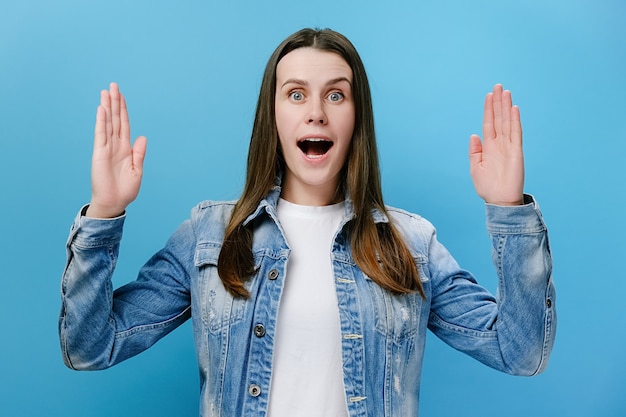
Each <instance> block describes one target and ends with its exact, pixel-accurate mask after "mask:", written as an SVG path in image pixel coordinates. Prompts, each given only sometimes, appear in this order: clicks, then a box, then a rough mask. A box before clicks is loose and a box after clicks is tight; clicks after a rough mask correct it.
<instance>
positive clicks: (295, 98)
mask: <svg viewBox="0 0 626 417" xmlns="http://www.w3.org/2000/svg"><path fill="white" fill-rule="evenodd" d="M289 97H291V99H292V100H293V101H302V100H304V95H303V94H302V93H301V92H299V91H293V92H291V93H289Z"/></svg>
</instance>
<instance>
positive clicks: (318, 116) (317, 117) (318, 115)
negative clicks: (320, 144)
mask: <svg viewBox="0 0 626 417" xmlns="http://www.w3.org/2000/svg"><path fill="white" fill-rule="evenodd" d="M310 103H311V104H310V107H309V111H308V115H307V123H308V124H322V125H323V124H326V122H327V121H328V119H327V118H326V113H325V112H324V104H323V101H322V100H320V99H318V100H311V101H310Z"/></svg>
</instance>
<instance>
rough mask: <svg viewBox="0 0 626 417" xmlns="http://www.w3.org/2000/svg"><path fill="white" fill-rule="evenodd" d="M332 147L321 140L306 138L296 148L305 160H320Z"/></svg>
mask: <svg viewBox="0 0 626 417" xmlns="http://www.w3.org/2000/svg"><path fill="white" fill-rule="evenodd" d="M332 146H333V142H331V141H330V140H327V139H322V138H307V139H303V140H301V141H299V142H298V148H300V150H301V151H302V153H304V154H305V155H306V156H307V158H321V157H322V156H324V155H325V154H326V152H328V151H329V150H330V148H331V147H332Z"/></svg>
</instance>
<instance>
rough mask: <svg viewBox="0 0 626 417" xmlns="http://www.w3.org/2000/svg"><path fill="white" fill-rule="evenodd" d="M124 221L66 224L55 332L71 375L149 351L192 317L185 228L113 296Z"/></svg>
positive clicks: (190, 235) (187, 231) (80, 219)
mask: <svg viewBox="0 0 626 417" xmlns="http://www.w3.org/2000/svg"><path fill="white" fill-rule="evenodd" d="M124 219H125V217H124V216H122V217H118V218H116V219H110V220H101V219H91V218H87V217H84V216H82V215H81V214H79V215H78V216H77V217H76V219H75V221H74V223H73V225H72V228H71V231H70V236H69V239H68V242H67V262H66V266H65V271H64V273H63V278H62V282H61V298H62V304H61V313H60V317H59V328H58V330H59V339H60V343H61V351H62V354H63V360H64V362H65V364H66V365H67V366H68V367H70V368H72V369H104V368H108V367H110V366H113V365H115V364H116V363H119V362H121V361H123V360H125V359H127V358H129V357H131V356H134V355H136V354H138V353H140V352H142V351H143V350H145V349H147V348H148V347H150V346H152V345H153V344H154V343H156V342H157V341H158V340H159V339H160V338H161V337H163V336H164V335H166V334H167V333H169V332H171V331H172V330H174V329H175V328H176V327H178V326H179V325H180V324H182V323H183V322H184V321H185V320H187V319H188V318H189V317H190V315H191V308H190V304H191V302H190V294H189V273H190V271H189V270H188V269H187V268H189V265H193V262H191V263H190V262H189V260H188V259H186V258H185V257H191V258H192V257H193V233H192V231H191V227H190V226H189V223H188V222H186V223H184V224H183V225H182V226H181V227H180V228H179V230H177V231H176V233H175V234H174V235H172V237H171V238H170V239H169V241H168V242H167V244H166V246H165V247H164V248H163V249H162V250H161V251H159V252H158V253H156V254H155V255H154V256H153V257H152V258H151V259H150V260H149V261H148V262H147V263H146V264H145V265H144V267H143V268H142V269H141V271H140V272H139V276H138V277H137V279H136V280H135V281H132V282H130V283H128V284H126V285H124V286H122V287H120V288H119V289H117V290H115V291H113V288H112V283H111V278H112V276H113V271H114V270H115V265H116V262H117V259H118V253H119V246H120V241H121V238H122V229H123V224H124ZM190 247H191V249H190ZM181 255H182V256H181Z"/></svg>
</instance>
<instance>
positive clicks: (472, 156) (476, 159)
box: [469, 135, 483, 169]
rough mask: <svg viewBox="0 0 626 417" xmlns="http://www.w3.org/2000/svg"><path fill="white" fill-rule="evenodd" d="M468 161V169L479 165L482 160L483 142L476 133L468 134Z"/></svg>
mask: <svg viewBox="0 0 626 417" xmlns="http://www.w3.org/2000/svg"><path fill="white" fill-rule="evenodd" d="M469 161H470V169H471V168H472V167H475V166H479V165H480V164H481V163H482V161H483V144H482V142H481V141H480V137H479V136H478V135H472V136H470V145H469Z"/></svg>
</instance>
